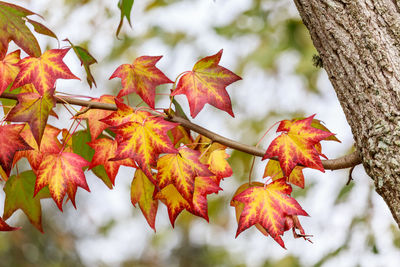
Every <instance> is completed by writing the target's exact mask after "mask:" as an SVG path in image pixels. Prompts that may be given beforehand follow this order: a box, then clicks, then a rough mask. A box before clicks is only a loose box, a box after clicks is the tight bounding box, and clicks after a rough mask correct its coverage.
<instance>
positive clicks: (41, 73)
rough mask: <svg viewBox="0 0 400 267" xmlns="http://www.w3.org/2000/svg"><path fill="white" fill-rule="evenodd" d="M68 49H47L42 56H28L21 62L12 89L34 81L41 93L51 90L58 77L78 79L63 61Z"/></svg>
mask: <svg viewBox="0 0 400 267" xmlns="http://www.w3.org/2000/svg"><path fill="white" fill-rule="evenodd" d="M68 51H69V48H68V49H51V50H47V51H46V52H44V53H43V55H41V56H40V57H26V58H24V59H22V60H21V61H20V62H19V67H20V68H21V70H20V72H19V73H18V75H17V77H16V78H15V81H14V84H13V86H12V87H11V90H14V89H15V88H18V87H20V86H22V85H25V84H28V83H32V84H33V85H34V86H35V88H36V90H38V92H39V93H40V94H41V95H44V93H45V92H47V91H49V90H51V89H52V88H53V87H54V83H55V82H56V80H57V79H78V80H79V78H78V77H76V76H75V75H74V74H72V72H71V71H70V70H69V68H68V67H67V65H65V63H64V62H63V61H62V59H63V58H64V56H65V54H67V52H68Z"/></svg>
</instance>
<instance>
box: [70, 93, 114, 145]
mask: <svg viewBox="0 0 400 267" xmlns="http://www.w3.org/2000/svg"><path fill="white" fill-rule="evenodd" d="M90 102H97V103H109V104H114V103H115V101H114V96H112V95H102V96H101V97H100V98H95V99H92V100H91V101H90ZM82 110H85V107H82V109H81V111H82ZM111 113H113V111H110V110H103V109H93V108H91V109H89V110H88V111H86V112H85V113H84V114H81V115H78V116H75V118H77V119H86V120H87V121H88V125H89V130H90V135H91V137H92V141H94V140H95V139H96V138H97V137H98V136H99V135H100V134H101V133H102V132H103V131H104V130H105V129H107V128H108V127H109V125H108V124H107V123H105V122H103V121H101V119H103V118H105V117H107V116H109V115H111Z"/></svg>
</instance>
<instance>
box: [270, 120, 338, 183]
mask: <svg viewBox="0 0 400 267" xmlns="http://www.w3.org/2000/svg"><path fill="white" fill-rule="evenodd" d="M314 116H315V115H313V116H310V117H308V118H306V119H304V120H298V121H295V122H293V123H290V124H287V123H286V121H283V122H282V123H281V124H282V125H284V126H281V125H280V126H279V127H278V130H277V131H283V133H282V134H281V135H279V136H278V137H277V138H275V139H274V140H273V141H272V142H271V144H270V145H269V147H268V149H267V151H266V152H265V155H264V157H263V160H264V159H267V158H272V157H275V156H277V157H278V158H279V162H280V165H281V168H282V171H283V173H284V174H285V176H289V175H290V173H291V172H292V170H293V168H294V167H296V166H297V165H303V166H305V167H309V168H313V169H317V170H320V171H322V172H323V171H324V167H323V166H322V162H321V159H320V158H319V156H320V153H319V152H318V151H317V150H316V149H315V145H316V144H317V143H319V142H320V141H322V140H324V139H326V138H327V137H329V136H331V135H333V134H332V133H330V132H326V131H323V130H319V129H316V128H314V127H311V122H312V120H313V118H314Z"/></svg>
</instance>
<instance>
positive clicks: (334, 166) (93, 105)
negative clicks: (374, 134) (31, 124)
mask: <svg viewBox="0 0 400 267" xmlns="http://www.w3.org/2000/svg"><path fill="white" fill-rule="evenodd" d="M0 98H8V99H14V100H17V101H18V97H17V95H15V94H9V93H3V94H2V95H0ZM55 98H56V99H57V103H65V102H68V103H69V104H71V105H77V106H82V107H88V108H90V109H102V110H113V111H115V110H117V106H116V105H113V104H107V103H100V102H90V101H85V100H80V99H76V98H72V97H67V96H55ZM157 115H159V114H157ZM165 119H166V120H168V121H171V122H176V123H179V124H181V125H182V126H184V127H186V128H188V129H190V130H192V131H194V132H196V133H199V134H201V135H204V136H206V137H208V138H210V139H211V140H212V141H214V142H217V143H220V144H222V145H225V146H227V147H230V148H232V149H235V150H239V151H242V152H245V153H247V154H250V155H254V156H257V157H262V156H264V154H265V150H263V149H261V148H257V147H254V146H249V145H246V144H243V143H239V142H237V141H234V140H232V139H229V138H226V137H224V136H221V135H219V134H216V133H214V132H212V131H210V130H207V129H206V128H203V127H201V126H200V125H197V124H194V123H192V122H190V121H189V120H187V119H184V118H182V117H178V116H176V115H171V116H168V117H165ZM272 159H275V160H277V158H272ZM358 164H361V158H360V156H359V154H358V152H357V151H355V152H353V153H351V154H349V155H345V156H342V157H340V158H337V159H330V160H322V165H323V166H324V168H325V169H326V170H339V169H345V168H350V167H353V166H356V165H358Z"/></svg>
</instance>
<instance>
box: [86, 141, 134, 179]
mask: <svg viewBox="0 0 400 267" xmlns="http://www.w3.org/2000/svg"><path fill="white" fill-rule="evenodd" d="M88 145H89V146H90V147H91V148H93V149H94V150H95V152H94V155H93V158H92V161H91V162H90V165H89V169H91V168H93V167H95V166H97V165H103V166H104V168H105V170H106V173H107V175H108V177H109V178H110V181H111V183H112V184H113V185H114V183H115V177H116V176H117V173H118V170H119V167H120V166H121V165H125V166H130V167H135V168H136V167H137V166H136V164H135V162H134V161H133V159H130V158H126V159H123V160H112V161H111V160H109V159H111V158H114V157H115V156H116V152H117V141H115V140H111V139H109V138H99V139H96V140H94V141H91V142H90V143H88Z"/></svg>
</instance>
